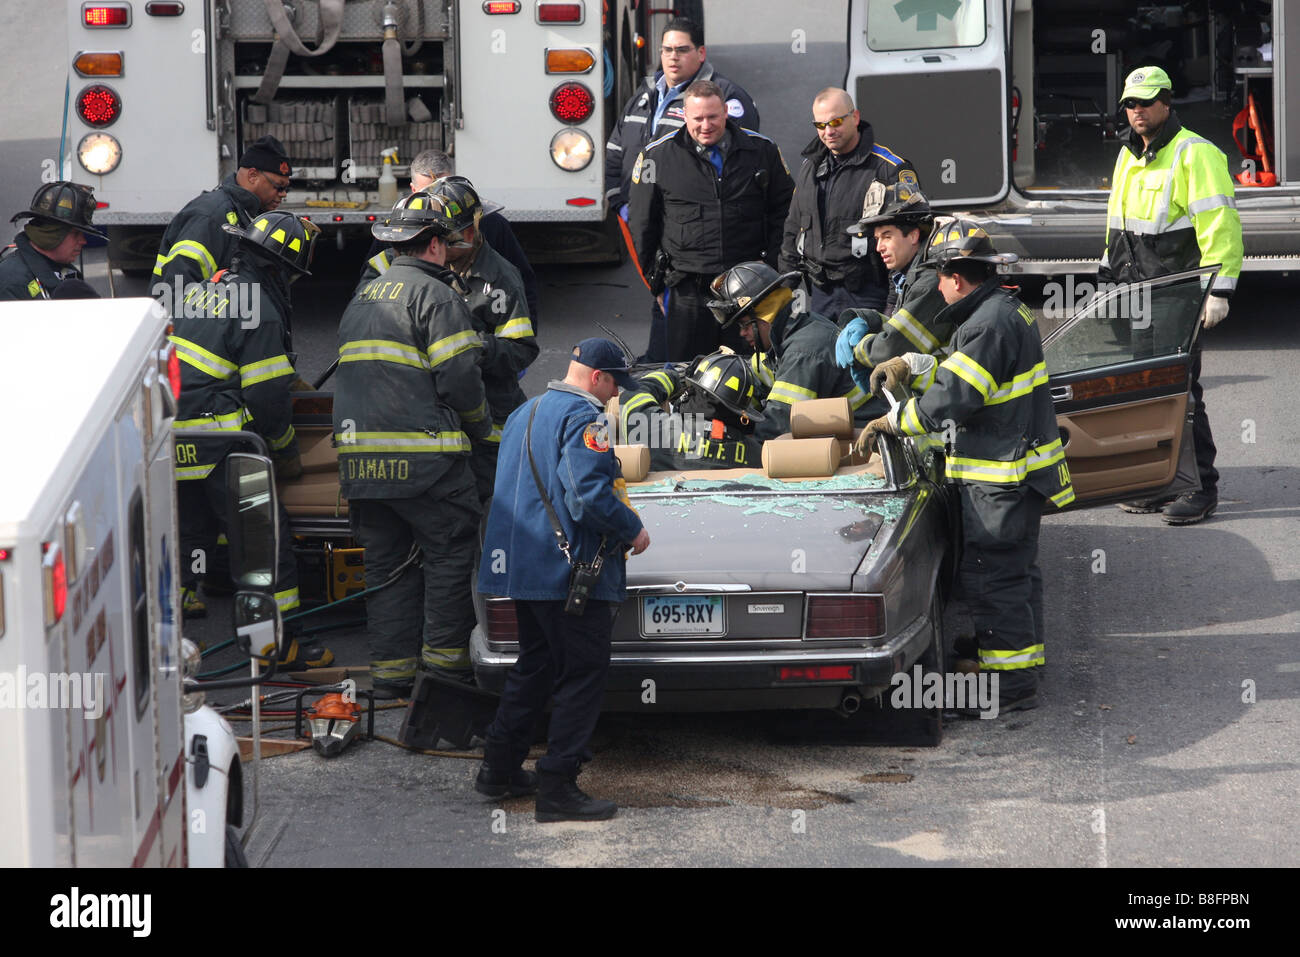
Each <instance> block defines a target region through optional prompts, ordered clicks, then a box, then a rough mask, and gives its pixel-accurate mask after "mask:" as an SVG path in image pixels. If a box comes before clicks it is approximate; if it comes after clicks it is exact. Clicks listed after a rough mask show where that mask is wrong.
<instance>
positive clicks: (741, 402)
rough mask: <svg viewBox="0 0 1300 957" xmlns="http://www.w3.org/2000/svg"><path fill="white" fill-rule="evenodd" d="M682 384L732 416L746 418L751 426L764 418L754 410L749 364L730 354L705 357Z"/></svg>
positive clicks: (756, 401)
mask: <svg viewBox="0 0 1300 957" xmlns="http://www.w3.org/2000/svg"><path fill="white" fill-rule="evenodd" d="M686 381H687V382H689V383H690V384H691V385H693V386H695V387H696V388H697V389H699V390H700V391H702V392H704V393H706V394H707V395H709V396H710V397H711V398H712V399H713V400H714V401H715V402H719V403H721V404H722V405H724V406H726V407H727V408H728V409H730V410H731V411H732V412H734V413H736V415H743V416H747V417H748V418H749V419H750V420H752V421H754V422H758V421H761V420H762V419H763V418H765V416H764V415H763V413H762V412H760V411H759V409H758V400H757V398H756V396H755V394H754V391H755V390H754V374H753V373H752V372H751V371H750V370H749V363H748V362H746V361H745V360H744V359H743V358H741V357H740V356H738V355H736V354H735V353H733V352H715V353H713V354H712V355H708V356H705V357H704V358H703V359H701V360H700V361H699V362H698V363H697V364H696V366H695V369H694V370H693V371H692V372H691V374H690V375H688V376H687V377H686Z"/></svg>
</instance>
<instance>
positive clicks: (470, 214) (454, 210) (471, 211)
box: [424, 176, 483, 233]
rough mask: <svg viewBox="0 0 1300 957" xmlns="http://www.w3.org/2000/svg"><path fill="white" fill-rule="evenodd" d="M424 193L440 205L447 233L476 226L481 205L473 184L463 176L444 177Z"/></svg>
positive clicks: (480, 213) (481, 210) (480, 212)
mask: <svg viewBox="0 0 1300 957" xmlns="http://www.w3.org/2000/svg"><path fill="white" fill-rule="evenodd" d="M424 192H426V193H428V194H429V195H430V196H432V197H434V198H435V199H437V200H438V201H439V202H441V203H442V211H443V216H445V217H446V221H447V232H448V233H458V232H460V231H461V230H462V229H465V228H467V227H469V226H474V225H477V223H478V220H479V216H480V215H482V212H483V203H482V201H481V200H480V199H479V198H478V190H476V189H475V188H474V184H473V183H471V182H470V181H469V180H467V179H466V178H465V177H464V176H444V177H443V178H442V179H440V180H435V181H434V182H432V183H430V184H429V185H428V186H426V187H425V188H424Z"/></svg>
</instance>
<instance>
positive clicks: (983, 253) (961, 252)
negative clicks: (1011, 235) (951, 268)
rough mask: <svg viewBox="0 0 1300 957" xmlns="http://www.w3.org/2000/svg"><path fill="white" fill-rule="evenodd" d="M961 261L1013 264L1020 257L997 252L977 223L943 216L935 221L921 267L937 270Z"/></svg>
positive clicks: (991, 241) (982, 228)
mask: <svg viewBox="0 0 1300 957" xmlns="http://www.w3.org/2000/svg"><path fill="white" fill-rule="evenodd" d="M959 258H960V259H967V260H970V261H971V262H984V263H1013V262H1015V261H1016V260H1017V259H1019V258H1020V257H1019V256H1017V255H1016V254H1015V253H1000V252H998V251H997V248H996V247H995V246H994V245H993V240H991V239H990V238H989V234H988V233H987V232H985V231H984V227H983V226H980V225H979V224H978V223H976V222H975V221H974V220H972V219H967V218H966V217H964V216H951V217H949V216H944V217H941V218H940V219H938V220H936V221H935V224H934V232H933V233H931V235H930V244H929V245H928V246H927V247H926V250H925V259H924V260H922V262H921V265H923V266H930V267H932V268H935V269H938V268H941V267H942V266H943V265H944V264H945V263H947V262H948V261H950V260H953V259H959Z"/></svg>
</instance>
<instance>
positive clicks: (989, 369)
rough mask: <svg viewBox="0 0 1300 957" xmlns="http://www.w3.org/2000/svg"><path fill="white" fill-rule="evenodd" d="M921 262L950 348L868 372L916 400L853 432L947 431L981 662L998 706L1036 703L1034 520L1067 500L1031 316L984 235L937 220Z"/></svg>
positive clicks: (962, 222) (1040, 645)
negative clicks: (942, 307)
mask: <svg viewBox="0 0 1300 957" xmlns="http://www.w3.org/2000/svg"><path fill="white" fill-rule="evenodd" d="M925 261H926V264H927V265H928V266H930V267H931V268H934V269H935V270H937V272H938V276H939V291H940V293H941V294H942V295H943V298H944V300H945V301H946V302H947V303H948V304H949V305H948V309H947V310H946V312H945V315H944V318H945V319H946V320H948V321H950V322H952V323H953V324H954V325H956V327H957V328H956V331H955V332H954V333H953V336H952V349H953V351H952V355H950V356H949V357H948V358H946V359H944V360H943V361H942V362H939V361H938V360H937V358H936V357H935V356H933V355H926V354H922V353H909V354H907V355H904V356H896V357H894V358H891V359H887V360H885V361H884V362H882V363H880V364H879V365H877V366H876V367H875V369H874V370H873V371H872V373H871V384H872V386H873V387H874V388H873V391H874V392H876V393H879V391H880V390H881V389H884V388H889V389H893V388H895V387H897V385H898V384H899V383H900V382H910V383H911V385H912V387H913V388H914V389H917V390H919V391H921V395H919V396H917V397H914V398H911V399H909V400H908V401H907V402H906V403H904V404H903V405H902V406H900V408H898V409H896V410H893V411H891V412H889V413H888V414H887V415H884V416H881V417H880V418H877V419H873V420H872V421H871V422H869V423H868V424H867V427H866V428H865V429H863V431H862V434H861V435H860V436H859V438H858V448H859V450H861V451H864V452H866V453H867V454H868V456H869V455H870V453H871V451H873V450H874V449H875V445H876V436H877V434H879V433H881V432H885V433H889V434H893V435H913V436H916V435H924V434H925V433H927V432H948V433H949V434H950V436H951V439H950V442H951V446H952V447H951V450H950V454H949V456H948V458H947V477H948V479H949V481H951V482H955V483H957V485H958V486H959V488H960V494H961V511H962V533H963V543H962V556H961V562H960V570H959V592H960V594H961V596H962V597H964V598H965V599H966V601H967V603H968V606H969V609H970V613H971V618H972V620H973V622H974V625H975V640H976V644H977V647H978V654H979V669H980V671H983V672H992V673H994V674H997V675H998V677H999V682H998V701H999V713H1003V712H1009V711H1015V710H1023V709H1028V708H1033V707H1036V706H1037V704H1038V699H1037V690H1038V670H1037V669H1038V666H1040V665H1042V664H1043V663H1045V661H1046V658H1045V656H1044V638H1045V636H1044V635H1043V634H1042V633H1041V630H1040V629H1041V621H1042V616H1041V614H1040V613H1039V609H1041V607H1042V577H1041V575H1040V574H1039V573H1038V565H1037V561H1038V527H1039V522H1040V520H1041V517H1042V511H1043V507H1044V499H1046V500H1047V501H1050V502H1051V503H1052V504H1053V505H1055V506H1057V507H1058V508H1060V507H1063V506H1065V505H1067V504H1069V503H1070V502H1072V501H1073V500H1074V488H1073V486H1072V485H1071V484H1070V471H1069V468H1068V467H1067V466H1066V464H1065V450H1064V449H1063V448H1062V447H1061V437H1060V433H1059V431H1058V429H1057V427H1056V414H1055V412H1054V411H1053V408H1052V398H1051V394H1050V392H1049V389H1048V379H1047V367H1046V365H1045V364H1044V361H1043V346H1042V340H1041V339H1040V337H1039V334H1038V330H1037V329H1035V328H1034V316H1033V313H1031V312H1030V311H1029V308H1028V307H1027V306H1025V305H1023V304H1021V303H1020V302H1019V301H1018V300H1017V299H1016V297H1015V296H1014V295H1013V293H1012V292H1011V291H1010V290H1007V289H1004V288H1002V287H1001V285H1000V280H999V279H998V276H997V266H996V264H997V263H1000V262H1012V261H1014V257H1013V256H1011V255H1002V254H999V253H998V252H997V250H996V249H995V248H994V246H993V243H992V242H991V241H990V240H989V237H988V234H987V233H986V232H985V231H984V230H983V229H982V228H981V227H979V226H977V225H976V224H975V223H973V222H972V221H970V220H967V219H964V218H961V217H958V218H956V219H954V220H953V221H952V222H951V223H949V224H947V225H945V226H943V227H942V228H940V227H938V226H937V227H936V228H935V231H934V235H933V237H932V238H931V240H930V245H929V247H928V250H927V255H926V260H925Z"/></svg>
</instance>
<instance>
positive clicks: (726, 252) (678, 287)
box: [628, 80, 794, 362]
mask: <svg viewBox="0 0 1300 957" xmlns="http://www.w3.org/2000/svg"><path fill="white" fill-rule="evenodd" d="M684 100H685V116H686V125H685V126H684V127H682V128H681V129H679V130H676V131H675V132H673V133H670V134H666V135H664V136H661V137H659V138H658V139H657V140H654V141H653V142H651V143H650V144H649V145H647V146H646V148H645V150H644V151H643V152H642V153H641V155H640V156H639V157H638V158H637V163H636V166H635V167H634V168H633V170H632V193H631V198H632V202H631V213H630V217H629V219H628V228H629V230H630V231H631V234H632V240H633V242H634V244H635V246H636V249H637V255H638V262H639V263H640V267H641V271H642V273H643V274H645V275H647V276H652V277H654V276H657V277H660V278H658V279H655V278H652V280H651V292H653V293H655V294H656V295H658V294H659V293H660V292H661V291H662V292H663V293H664V296H665V298H666V299H667V308H666V309H665V316H666V317H667V323H668V325H667V336H666V338H667V354H666V355H662V356H651V358H652V359H654V360H656V361H658V360H661V359H662V360H665V361H669V362H678V361H689V360H692V359H694V358H695V357H696V356H701V355H707V354H708V353H710V352H712V351H713V350H714V349H716V348H717V346H718V342H719V333H720V330H719V328H718V325H717V324H716V323H715V322H713V321H712V319H711V318H710V315H709V312H708V310H707V308H706V307H705V301H706V300H707V299H708V294H709V290H708V287H709V283H710V282H711V281H712V279H713V277H714V276H716V275H717V274H718V273H719V272H722V271H723V270H725V269H729V268H731V267H732V266H734V265H735V264H736V263H738V262H743V261H746V260H756V259H763V260H766V261H767V262H769V263H773V262H775V261H776V258H777V254H778V251H779V249H780V245H781V224H782V223H783V222H784V221H785V212H786V209H787V208H788V207H789V204H790V195H791V191H792V190H793V189H794V182H793V181H792V180H791V179H790V173H789V171H788V170H787V169H786V167H785V160H783V159H782V158H781V151H780V150H779V149H778V148H777V146H776V144H775V143H773V142H772V141H771V140H769V139H768V138H767V137H765V136H762V135H760V134H758V133H751V132H750V131H748V130H745V129H742V128H741V126H740V125H739V124H738V123H737V122H736V121H735V120H734V119H731V118H729V117H728V115H727V107H726V105H725V102H724V98H723V92H722V90H721V89H719V88H718V86H717V85H716V84H714V83H711V82H709V81H706V80H697V81H696V82H695V83H692V84H691V85H690V86H689V87H687V89H686V93H685V96H684ZM660 285H662V287H663V289H660V288H659V286H660ZM736 344H737V345H739V343H736Z"/></svg>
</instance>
